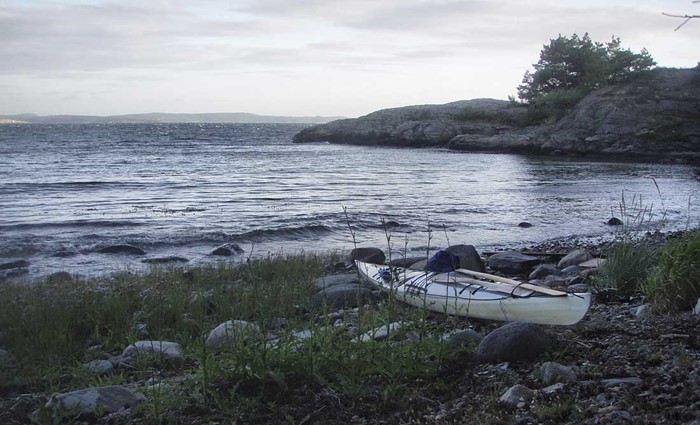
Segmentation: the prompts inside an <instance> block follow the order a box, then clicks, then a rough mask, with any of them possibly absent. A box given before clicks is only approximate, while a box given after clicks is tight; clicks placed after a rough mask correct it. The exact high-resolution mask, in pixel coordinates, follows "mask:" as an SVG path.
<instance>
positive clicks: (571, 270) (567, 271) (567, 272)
mask: <svg viewBox="0 0 700 425" xmlns="http://www.w3.org/2000/svg"><path fill="white" fill-rule="evenodd" d="M580 272H581V267H579V266H568V267H565V268H564V269H562V271H561V274H562V275H564V276H574V275H578V274H579V273H580Z"/></svg>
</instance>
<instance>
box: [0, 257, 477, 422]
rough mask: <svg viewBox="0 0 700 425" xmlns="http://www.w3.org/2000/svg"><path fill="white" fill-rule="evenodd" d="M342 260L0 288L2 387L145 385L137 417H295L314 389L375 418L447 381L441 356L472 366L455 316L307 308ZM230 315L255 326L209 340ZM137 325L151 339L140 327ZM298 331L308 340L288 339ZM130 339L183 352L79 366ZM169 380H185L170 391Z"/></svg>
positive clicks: (304, 412)
mask: <svg viewBox="0 0 700 425" xmlns="http://www.w3.org/2000/svg"><path fill="white" fill-rule="evenodd" d="M337 261H338V259H337V257H334V256H332V255H329V256H327V257H319V256H312V255H302V256H295V257H282V256H280V257H270V258H267V259H264V260H261V261H257V262H252V263H249V264H243V265H240V266H233V265H229V264H222V265H220V266H208V267H201V268H194V269H189V270H181V269H164V268H153V269H152V270H151V271H150V272H149V273H146V274H143V275H138V274H131V273H124V274H120V275H118V276H115V277H113V278H110V279H107V280H91V281H62V282H43V283H39V284H37V285H34V286H31V287H28V286H19V285H9V284H8V285H5V286H3V287H0V303H2V305H3V308H2V309H0V329H2V333H1V334H0V346H2V347H4V348H6V349H7V350H8V352H9V353H10V354H11V357H12V361H5V360H6V359H3V358H0V360H2V361H0V394H3V395H8V394H17V393H23V392H35V393H36V392H40V393H47V394H50V393H53V392H65V391H71V390H76V389H81V388H88V387H92V386H100V385H110V384H127V383H139V385H144V383H145V382H147V381H149V382H150V384H149V385H144V386H143V387H142V388H143V391H144V393H145V394H146V396H147V397H148V402H146V403H144V404H142V405H140V406H139V407H138V409H135V410H134V412H133V413H132V414H133V415H136V416H137V417H139V418H140V419H139V421H143V422H150V423H155V422H161V420H162V419H163V418H164V417H178V418H180V419H182V418H185V417H187V416H195V417H197V418H198V420H200V419H207V420H211V421H215V422H216V421H223V422H236V421H241V420H243V421H245V422H258V423H260V422H264V423H267V422H275V423H282V422H289V423H295V422H296V423H303V422H304V421H305V420H307V419H308V418H309V417H310V416H311V415H312V414H314V411H315V409H316V408H318V405H319V404H320V405H321V406H325V405H328V404H331V403H330V402H319V401H318V400H319V398H332V399H333V400H337V403H342V404H343V406H346V408H347V407H348V406H356V409H350V410H355V411H357V412H363V413H366V414H372V413H373V412H377V411H381V410H382V409H391V410H393V411H395V410H397V409H398V410H400V409H402V408H404V407H406V404H407V403H409V401H410V400H411V398H412V397H414V396H415V395H416V394H420V393H422V392H423V391H424V389H425V388H426V387H430V388H431V392H432V393H433V394H435V393H442V392H445V391H449V385H448V384H446V383H445V381H442V380H440V379H437V380H436V377H438V376H441V374H444V373H445V370H446V368H447V367H448V366H449V368H450V369H451V370H452V371H454V369H455V368H462V369H464V368H466V367H467V365H468V364H469V362H466V361H465V352H466V353H469V352H471V351H470V350H469V349H465V348H461V347H455V346H452V345H449V344H447V343H445V342H444V341H443V339H442V338H441V336H442V334H443V331H445V330H447V329H449V328H451V327H454V324H455V323H454V321H455V320H457V319H454V318H445V319H444V322H442V323H436V322H434V321H430V320H428V313H427V312H426V311H423V310H420V309H414V308H408V307H403V306H401V305H397V304H396V303H392V302H389V301H388V300H387V301H382V302H380V303H379V304H378V305H372V306H369V305H367V306H364V307H360V308H359V309H357V310H355V311H346V312H345V315H351V316H352V321H351V322H352V323H353V324H352V325H346V326H337V325H336V324H335V322H336V321H337V320H338V318H339V316H338V314H328V311H326V310H325V309H324V308H320V309H316V310H314V309H313V308H312V303H311V299H312V294H313V293H314V292H315V284H314V279H315V278H316V277H318V276H320V275H322V274H323V273H324V270H327V268H329V267H330V265H331V264H335V262H337ZM341 316H342V315H341ZM343 317H344V316H343ZM231 319H239V320H246V321H249V322H253V323H255V324H257V325H258V326H259V327H260V328H261V331H262V332H260V333H259V334H255V335H251V336H250V337H249V338H246V339H245V340H236V341H234V343H232V344H230V345H228V346H226V347H224V348H222V349H216V350H214V349H211V348H208V347H207V346H206V344H205V339H206V337H207V336H208V334H209V332H210V331H211V330H212V329H214V328H215V327H216V326H217V325H219V324H220V323H223V322H225V321H227V320H231ZM392 322H399V323H401V324H402V328H401V330H400V332H401V333H403V334H404V335H407V336H408V337H407V338H405V339H403V340H402V341H401V342H397V341H395V340H394V338H387V339H386V340H380V341H374V340H370V341H368V342H363V343H359V342H358V341H357V334H358V333H362V332H367V331H370V330H372V329H376V328H378V327H380V326H384V325H387V324H388V323H392ZM348 323H349V322H348ZM138 324H142V325H145V328H146V329H147V335H145V336H144V335H137V333H138V331H137V325H138ZM353 327H355V328H354V329H353ZM299 331H304V333H305V334H306V336H305V337H304V338H300V337H298V336H296V335H297V334H296V332H299ZM273 335H274V337H275V339H274V340H273ZM137 339H151V340H167V341H173V342H177V343H179V344H180V345H181V346H182V347H183V351H184V355H185V360H184V361H183V362H176V363H173V364H169V365H168V367H166V368H162V367H153V365H152V364H149V363H148V362H144V363H143V364H141V363H139V362H135V363H134V364H133V366H134V367H133V368H131V369H130V368H120V369H118V372H117V373H115V374H111V375H107V376H94V375H93V374H91V373H90V372H89V371H88V370H87V368H85V367H84V366H82V365H83V364H84V363H86V362H88V361H91V360H94V359H104V358H107V357H109V356H112V355H118V354H120V353H121V351H122V350H123V349H124V348H125V347H126V346H127V345H128V344H129V343H132V342H134V341H136V340H137ZM457 358H459V359H460V360H459V362H457V361H455V360H456V359H457ZM467 358H468V357H467ZM455 376H459V374H457V375H455ZM172 377H185V378H184V380H182V379H180V381H178V385H177V386H173V387H174V389H173V390H167V391H166V390H165V389H164V388H167V385H169V379H170V378H172ZM334 403H335V402H334ZM314 406H316V408H315V407H314ZM55 414H58V413H56V412H53V413H52V412H46V411H43V412H42V415H43V416H42V417H43V418H45V419H46V420H49V419H56V417H55V416H53V415H55ZM328 414H331V413H328ZM304 418H306V419H304ZM347 419H348V420H349V419H350V418H347ZM205 422H206V421H205Z"/></svg>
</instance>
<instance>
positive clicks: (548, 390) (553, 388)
mask: <svg viewBox="0 0 700 425" xmlns="http://www.w3.org/2000/svg"><path fill="white" fill-rule="evenodd" d="M564 388H566V384H565V383H563V382H557V383H556V384H553V385H550V386H548V387H544V388H542V389H541V390H540V392H542V394H547V395H552V394H556V393H558V392H559V391H561V390H563V389H564Z"/></svg>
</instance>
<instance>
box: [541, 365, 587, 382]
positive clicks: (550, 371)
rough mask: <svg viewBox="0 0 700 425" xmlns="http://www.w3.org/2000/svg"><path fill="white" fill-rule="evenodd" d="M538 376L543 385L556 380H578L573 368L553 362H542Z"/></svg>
mask: <svg viewBox="0 0 700 425" xmlns="http://www.w3.org/2000/svg"><path fill="white" fill-rule="evenodd" d="M540 376H541V377H542V382H544V384H545V385H552V384H556V383H557V382H576V381H577V380H578V378H577V376H576V372H574V370H573V369H571V368H570V367H568V366H564V365H562V364H559V363H555V362H545V363H543V364H542V366H540Z"/></svg>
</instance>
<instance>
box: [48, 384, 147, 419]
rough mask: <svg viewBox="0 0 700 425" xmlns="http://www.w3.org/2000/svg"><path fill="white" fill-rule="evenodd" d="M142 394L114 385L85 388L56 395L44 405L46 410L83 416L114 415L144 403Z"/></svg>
mask: <svg viewBox="0 0 700 425" xmlns="http://www.w3.org/2000/svg"><path fill="white" fill-rule="evenodd" d="M145 399H146V398H145V397H144V396H143V395H142V394H136V393H133V392H132V391H131V390H129V389H127V388H124V387H119V386H115V385H111V386H107V387H96V388H87V389H83V390H78V391H72V392H69V393H63V394H57V395H55V396H53V397H51V400H49V401H48V402H47V403H46V408H47V409H54V408H56V409H58V410H61V411H70V412H75V413H79V414H83V415H94V414H96V413H97V412H100V413H102V414H103V415H106V414H109V413H114V412H116V411H119V410H121V409H126V408H130V407H134V406H136V405H137V404H139V403H141V402H143V401H145Z"/></svg>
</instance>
